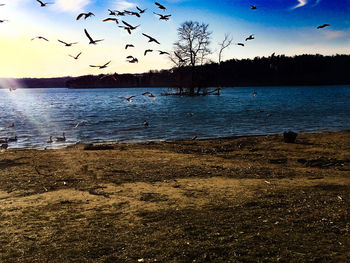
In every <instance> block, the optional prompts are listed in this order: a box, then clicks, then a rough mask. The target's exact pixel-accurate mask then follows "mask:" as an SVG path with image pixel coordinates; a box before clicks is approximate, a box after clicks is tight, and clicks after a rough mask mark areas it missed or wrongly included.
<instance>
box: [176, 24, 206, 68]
mask: <svg viewBox="0 0 350 263" xmlns="http://www.w3.org/2000/svg"><path fill="white" fill-rule="evenodd" d="M208 27H209V25H208V24H204V23H202V24H200V23H198V22H193V21H186V22H184V23H183V24H181V26H180V27H179V28H178V29H177V33H178V37H179V40H178V41H177V42H175V43H174V51H175V52H176V54H178V55H179V56H180V57H181V59H182V60H185V61H187V63H186V64H187V65H190V66H192V67H194V66H196V65H198V64H200V63H204V62H205V59H206V58H207V56H208V55H210V54H211V50H210V48H209V45H210V38H211V34H212V32H210V31H209V30H208Z"/></svg>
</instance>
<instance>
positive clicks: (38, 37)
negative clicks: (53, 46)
mask: <svg viewBox="0 0 350 263" xmlns="http://www.w3.org/2000/svg"><path fill="white" fill-rule="evenodd" d="M35 39H42V40H45V41H49V40H48V39H47V38H45V37H42V36H37V37H33V38H32V39H31V40H32V41H33V40H35Z"/></svg>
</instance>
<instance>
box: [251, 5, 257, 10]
mask: <svg viewBox="0 0 350 263" xmlns="http://www.w3.org/2000/svg"><path fill="white" fill-rule="evenodd" d="M250 9H252V10H256V9H258V7H257V6H255V5H250Z"/></svg>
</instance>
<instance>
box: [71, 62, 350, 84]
mask: <svg viewBox="0 0 350 263" xmlns="http://www.w3.org/2000/svg"><path fill="white" fill-rule="evenodd" d="M349 67H350V56H349V55H335V56H323V55H300V56H294V57H287V56H284V55H282V56H271V57H256V58H254V59H240V60H238V59H231V60H227V61H225V62H222V63H221V64H218V63H211V64H206V65H203V66H199V67H196V68H195V70H193V69H191V68H190V67H182V68H174V69H171V70H162V71H150V72H148V73H143V74H120V75H118V74H114V75H108V76H107V75H99V76H91V75H90V76H82V77H78V78H73V79H71V80H69V81H67V83H66V85H67V87H70V88H126V87H176V88H183V89H186V88H187V87H188V85H189V83H190V82H191V78H192V77H193V79H194V83H195V85H196V87H197V88H200V89H203V88H205V87H235V86H265V85H266V86H267V85H268V86H275V85H335V84H350V74H349V73H348V72H349V70H348V69H349Z"/></svg>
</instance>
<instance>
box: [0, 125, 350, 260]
mask: <svg viewBox="0 0 350 263" xmlns="http://www.w3.org/2000/svg"><path fill="white" fill-rule="evenodd" d="M0 156H1V159H0V200H1V203H0V215H1V216H0V224H1V225H2V228H1V231H0V243H1V246H0V261H1V262H13V261H20V262H34V261H37V262H44V261H45V262H47V261H49V262H71V261H77V262H78V261H79V262H155V261H157V262H193V261H194V260H195V261H196V262H204V261H208V262H229V261H231V262H234V261H237V262H242V261H249V262H257V261H266V262H280V261H285V262H296V261H299V262H309V261H327V262H347V261H349V260H350V252H349V251H350V232H349V220H348V209H349V207H350V177H349V171H350V131H339V132H322V133H310V134H299V135H298V137H297V140H296V142H295V143H290V144H288V143H284V142H283V138H282V136H281V135H267V136H243V137H235V138H219V139H210V140H174V141H167V142H146V143H129V144H115V145H101V144H96V145H74V146H70V147H68V148H65V149H58V150H45V151H43V150H40V151H39V150H29V149H21V150H16V149H10V150H8V151H5V152H1V153H0ZM38 251H40V253H38Z"/></svg>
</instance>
